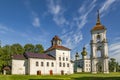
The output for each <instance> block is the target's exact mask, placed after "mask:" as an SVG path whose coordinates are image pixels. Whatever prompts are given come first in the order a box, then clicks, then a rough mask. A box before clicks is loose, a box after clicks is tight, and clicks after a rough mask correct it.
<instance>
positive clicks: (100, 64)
mask: <svg viewBox="0 0 120 80" xmlns="http://www.w3.org/2000/svg"><path fill="white" fill-rule="evenodd" d="M96 67H97V72H98V73H100V72H102V63H101V62H98V63H97V64H96Z"/></svg>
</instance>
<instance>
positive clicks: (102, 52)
mask: <svg viewBox="0 0 120 80" xmlns="http://www.w3.org/2000/svg"><path fill="white" fill-rule="evenodd" d="M91 35H92V40H91V42H90V45H91V56H90V58H91V73H97V72H103V73H109V67H108V44H107V39H106V28H105V26H103V25H102V24H101V22H100V17H99V11H98V16H97V22H96V25H95V26H94V27H93V28H92V30H91Z"/></svg>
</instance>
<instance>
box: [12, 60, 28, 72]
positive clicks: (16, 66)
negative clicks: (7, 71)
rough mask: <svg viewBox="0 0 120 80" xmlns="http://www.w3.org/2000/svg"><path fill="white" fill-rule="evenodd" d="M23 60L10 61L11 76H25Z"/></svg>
mask: <svg viewBox="0 0 120 80" xmlns="http://www.w3.org/2000/svg"><path fill="white" fill-rule="evenodd" d="M25 66H26V63H25V60H15V59H13V60H12V74H25Z"/></svg>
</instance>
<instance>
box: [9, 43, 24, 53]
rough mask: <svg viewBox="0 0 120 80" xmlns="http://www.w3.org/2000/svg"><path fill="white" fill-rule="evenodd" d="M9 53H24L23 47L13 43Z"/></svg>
mask: <svg viewBox="0 0 120 80" xmlns="http://www.w3.org/2000/svg"><path fill="white" fill-rule="evenodd" d="M11 53H12V54H23V53H24V48H23V47H22V46H21V45H20V44H18V43H17V44H13V45H12V46H11Z"/></svg>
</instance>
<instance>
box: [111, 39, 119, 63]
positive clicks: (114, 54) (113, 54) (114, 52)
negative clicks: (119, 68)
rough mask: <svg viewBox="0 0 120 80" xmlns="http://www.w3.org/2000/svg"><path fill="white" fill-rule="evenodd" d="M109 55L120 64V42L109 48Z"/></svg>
mask: <svg viewBox="0 0 120 80" xmlns="http://www.w3.org/2000/svg"><path fill="white" fill-rule="evenodd" d="M109 55H110V57H112V58H115V59H116V60H117V61H118V62H119V63H120V42H119V41H115V42H114V43H112V44H110V46H109Z"/></svg>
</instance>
